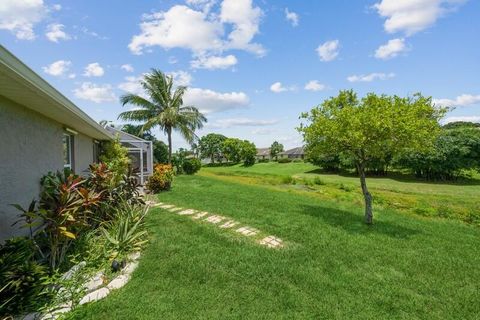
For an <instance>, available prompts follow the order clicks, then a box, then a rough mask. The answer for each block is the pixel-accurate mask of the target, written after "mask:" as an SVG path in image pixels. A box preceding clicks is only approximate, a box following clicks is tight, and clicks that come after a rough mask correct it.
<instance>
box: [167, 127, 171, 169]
mask: <svg viewBox="0 0 480 320" xmlns="http://www.w3.org/2000/svg"><path fill="white" fill-rule="evenodd" d="M167 136H168V163H169V164H172V128H168V129H167Z"/></svg>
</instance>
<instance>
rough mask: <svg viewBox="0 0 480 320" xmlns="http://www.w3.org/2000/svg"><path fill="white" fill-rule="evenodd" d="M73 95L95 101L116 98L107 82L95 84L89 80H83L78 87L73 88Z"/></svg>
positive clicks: (113, 99) (108, 100)
mask: <svg viewBox="0 0 480 320" xmlns="http://www.w3.org/2000/svg"><path fill="white" fill-rule="evenodd" d="M73 93H74V94H75V97H77V98H79V99H83V100H89V101H92V102H95V103H102V102H112V101H115V100H116V99H117V98H116V96H115V94H114V93H113V91H112V86H111V85H109V84H104V85H97V84H94V83H91V82H84V83H82V84H81V86H80V88H77V89H75V90H73Z"/></svg>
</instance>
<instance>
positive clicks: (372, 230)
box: [301, 205, 421, 239]
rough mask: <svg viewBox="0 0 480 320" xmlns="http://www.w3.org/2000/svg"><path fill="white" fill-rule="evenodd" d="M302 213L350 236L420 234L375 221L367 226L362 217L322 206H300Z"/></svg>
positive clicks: (405, 237)
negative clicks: (350, 234)
mask: <svg viewBox="0 0 480 320" xmlns="http://www.w3.org/2000/svg"><path fill="white" fill-rule="evenodd" d="M301 208H302V213H303V214H306V215H309V216H312V217H315V218H319V219H322V220H323V221H324V222H325V223H327V224H329V225H331V226H332V227H335V228H341V229H343V230H345V231H347V232H348V233H352V234H360V235H367V234H381V235H385V236H388V237H391V238H397V239H408V238H410V237H411V236H414V235H416V234H419V233H421V231H420V230H418V229H412V228H407V227H404V226H401V225H399V224H396V223H391V222H387V221H381V220H378V219H377V220H375V218H374V224H373V225H371V226H369V225H366V224H365V223H364V222H363V216H360V215H357V214H354V213H352V212H348V211H343V210H338V209H335V208H327V207H322V206H312V205H302V207H301Z"/></svg>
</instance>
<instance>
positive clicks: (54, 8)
mask: <svg viewBox="0 0 480 320" xmlns="http://www.w3.org/2000/svg"><path fill="white" fill-rule="evenodd" d="M52 9H53V10H55V11H60V10H62V5H61V4H58V3H57V4H54V5H53V6H52Z"/></svg>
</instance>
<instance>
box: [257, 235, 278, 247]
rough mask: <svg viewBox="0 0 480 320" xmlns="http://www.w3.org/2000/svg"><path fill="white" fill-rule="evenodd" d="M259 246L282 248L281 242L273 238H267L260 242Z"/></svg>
mask: <svg viewBox="0 0 480 320" xmlns="http://www.w3.org/2000/svg"><path fill="white" fill-rule="evenodd" d="M260 244H261V245H264V246H267V247H268V248H278V247H283V241H282V239H280V238H277V237H275V236H268V237H265V238H263V239H262V240H260Z"/></svg>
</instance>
